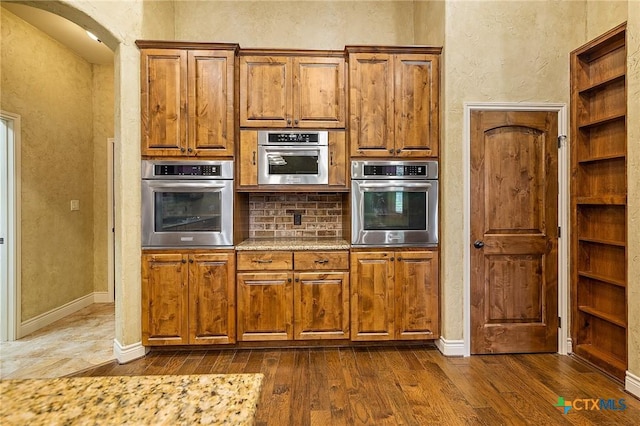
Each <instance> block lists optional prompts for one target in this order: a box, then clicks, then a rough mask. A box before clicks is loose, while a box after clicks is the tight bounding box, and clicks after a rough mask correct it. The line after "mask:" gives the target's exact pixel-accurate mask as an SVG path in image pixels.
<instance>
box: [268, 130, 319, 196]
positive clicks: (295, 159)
mask: <svg viewBox="0 0 640 426" xmlns="http://www.w3.org/2000/svg"><path fill="white" fill-rule="evenodd" d="M328 157H329V132H327V131H323V130H317V131H313V130H305V131H295V130H261V131H258V184H259V185H326V184H328V183H329V158H328Z"/></svg>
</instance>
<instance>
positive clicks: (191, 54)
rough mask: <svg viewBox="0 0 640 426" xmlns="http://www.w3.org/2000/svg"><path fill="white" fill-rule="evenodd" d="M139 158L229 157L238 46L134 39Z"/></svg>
mask: <svg viewBox="0 0 640 426" xmlns="http://www.w3.org/2000/svg"><path fill="white" fill-rule="evenodd" d="M136 44H137V45H138V47H139V48H140V49H141V60H140V66H141V73H140V74H141V82H140V83H141V84H140V88H141V105H140V109H141V112H142V117H141V119H142V149H141V151H142V155H143V156H154V157H185V156H194V157H195V156H197V157H231V156H233V153H234V140H235V126H234V105H235V70H236V66H235V62H236V52H237V50H238V45H236V44H220V43H179V42H177V43H172V42H154V41H137V42H136Z"/></svg>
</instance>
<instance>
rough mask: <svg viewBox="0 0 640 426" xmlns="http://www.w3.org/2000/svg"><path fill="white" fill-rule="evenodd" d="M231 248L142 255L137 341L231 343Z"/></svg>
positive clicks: (233, 318) (232, 331)
mask: <svg viewBox="0 0 640 426" xmlns="http://www.w3.org/2000/svg"><path fill="white" fill-rule="evenodd" d="M234 276H235V257H234V255H233V252H231V251H230V252H189V251H182V252H145V253H143V255H142V344H143V345H148V346H156V345H160V346H162V345H187V344H189V345H199V344H200V345H202V344H221V343H234V342H235V334H236V333H235V331H236V330H235V328H236V327H235V323H236V320H235V311H236V307H235V288H234V284H235V283H234Z"/></svg>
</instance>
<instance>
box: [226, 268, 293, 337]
mask: <svg viewBox="0 0 640 426" xmlns="http://www.w3.org/2000/svg"><path fill="white" fill-rule="evenodd" d="M237 277H238V279H237V283H238V340H240V341H252V340H253V341H256V340H293V283H292V281H293V280H292V274H291V273H289V272H273V273H241V274H238V275H237Z"/></svg>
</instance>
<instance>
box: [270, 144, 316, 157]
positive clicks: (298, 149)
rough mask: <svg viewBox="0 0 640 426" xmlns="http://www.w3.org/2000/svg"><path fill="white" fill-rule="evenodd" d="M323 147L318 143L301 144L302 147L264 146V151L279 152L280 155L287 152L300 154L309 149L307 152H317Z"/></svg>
mask: <svg viewBox="0 0 640 426" xmlns="http://www.w3.org/2000/svg"><path fill="white" fill-rule="evenodd" d="M320 148H321V146H319V145H316V146H304V147H303V146H301V147H297V146H288V147H286V148H284V149H282V148H264V152H265V153H267V154H278V155H283V154H284V155H287V154H299V153H300V152H302V151H307V152H317V151H319V150H320Z"/></svg>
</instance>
